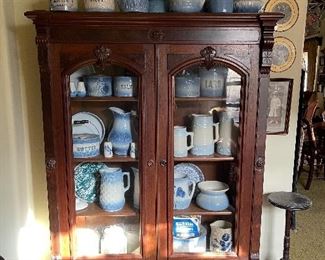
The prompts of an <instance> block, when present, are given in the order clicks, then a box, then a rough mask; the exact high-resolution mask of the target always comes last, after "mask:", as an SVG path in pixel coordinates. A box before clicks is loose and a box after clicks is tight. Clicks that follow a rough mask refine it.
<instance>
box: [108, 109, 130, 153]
mask: <svg viewBox="0 0 325 260" xmlns="http://www.w3.org/2000/svg"><path fill="white" fill-rule="evenodd" d="M109 110H111V111H112V113H113V117H114V122H113V126H112V129H111V131H110V132H109V134H108V137H107V141H108V142H112V145H113V153H114V154H116V155H122V156H127V155H128V151H129V148H130V144H131V143H132V133H131V112H124V110H122V109H120V108H118V107H110V108H109Z"/></svg>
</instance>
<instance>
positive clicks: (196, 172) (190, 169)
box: [174, 163, 205, 183]
mask: <svg viewBox="0 0 325 260" xmlns="http://www.w3.org/2000/svg"><path fill="white" fill-rule="evenodd" d="M176 173H185V174H186V176H188V178H189V179H190V180H193V181H195V183H198V182H201V181H204V180H205V178H204V174H203V172H202V171H201V169H200V168H199V167H198V166H196V165H195V164H193V163H179V164H177V165H175V167H174V174H176Z"/></svg>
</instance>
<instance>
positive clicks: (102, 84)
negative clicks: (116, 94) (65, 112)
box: [83, 75, 112, 97]
mask: <svg viewBox="0 0 325 260" xmlns="http://www.w3.org/2000/svg"><path fill="white" fill-rule="evenodd" d="M83 79H84V82H85V85H86V88H87V93H88V96H91V97H106V96H111V95H112V77H110V76H105V75H89V76H85V77H83Z"/></svg>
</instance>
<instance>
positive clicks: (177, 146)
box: [174, 126, 194, 157]
mask: <svg viewBox="0 0 325 260" xmlns="http://www.w3.org/2000/svg"><path fill="white" fill-rule="evenodd" d="M188 136H189V137H190V138H191V139H190V145H187V137H188ZM193 137H194V134H193V133H192V132H187V131H186V127H185V126H174V156H175V157H186V156H187V154H188V150H190V149H192V148H193V145H192V144H193Z"/></svg>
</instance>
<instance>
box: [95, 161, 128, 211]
mask: <svg viewBox="0 0 325 260" xmlns="http://www.w3.org/2000/svg"><path fill="white" fill-rule="evenodd" d="M99 173H100V177H101V181H100V195H99V203H100V206H101V207H102V209H104V210H105V211H108V212H115V211H119V210H121V209H122V208H123V207H124V205H125V196H124V193H125V192H126V191H128V190H129V188H130V173H129V172H122V169H121V168H115V167H107V166H106V167H103V168H102V169H100V170H99ZM124 176H126V177H127V182H126V186H125V185H124Z"/></svg>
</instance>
